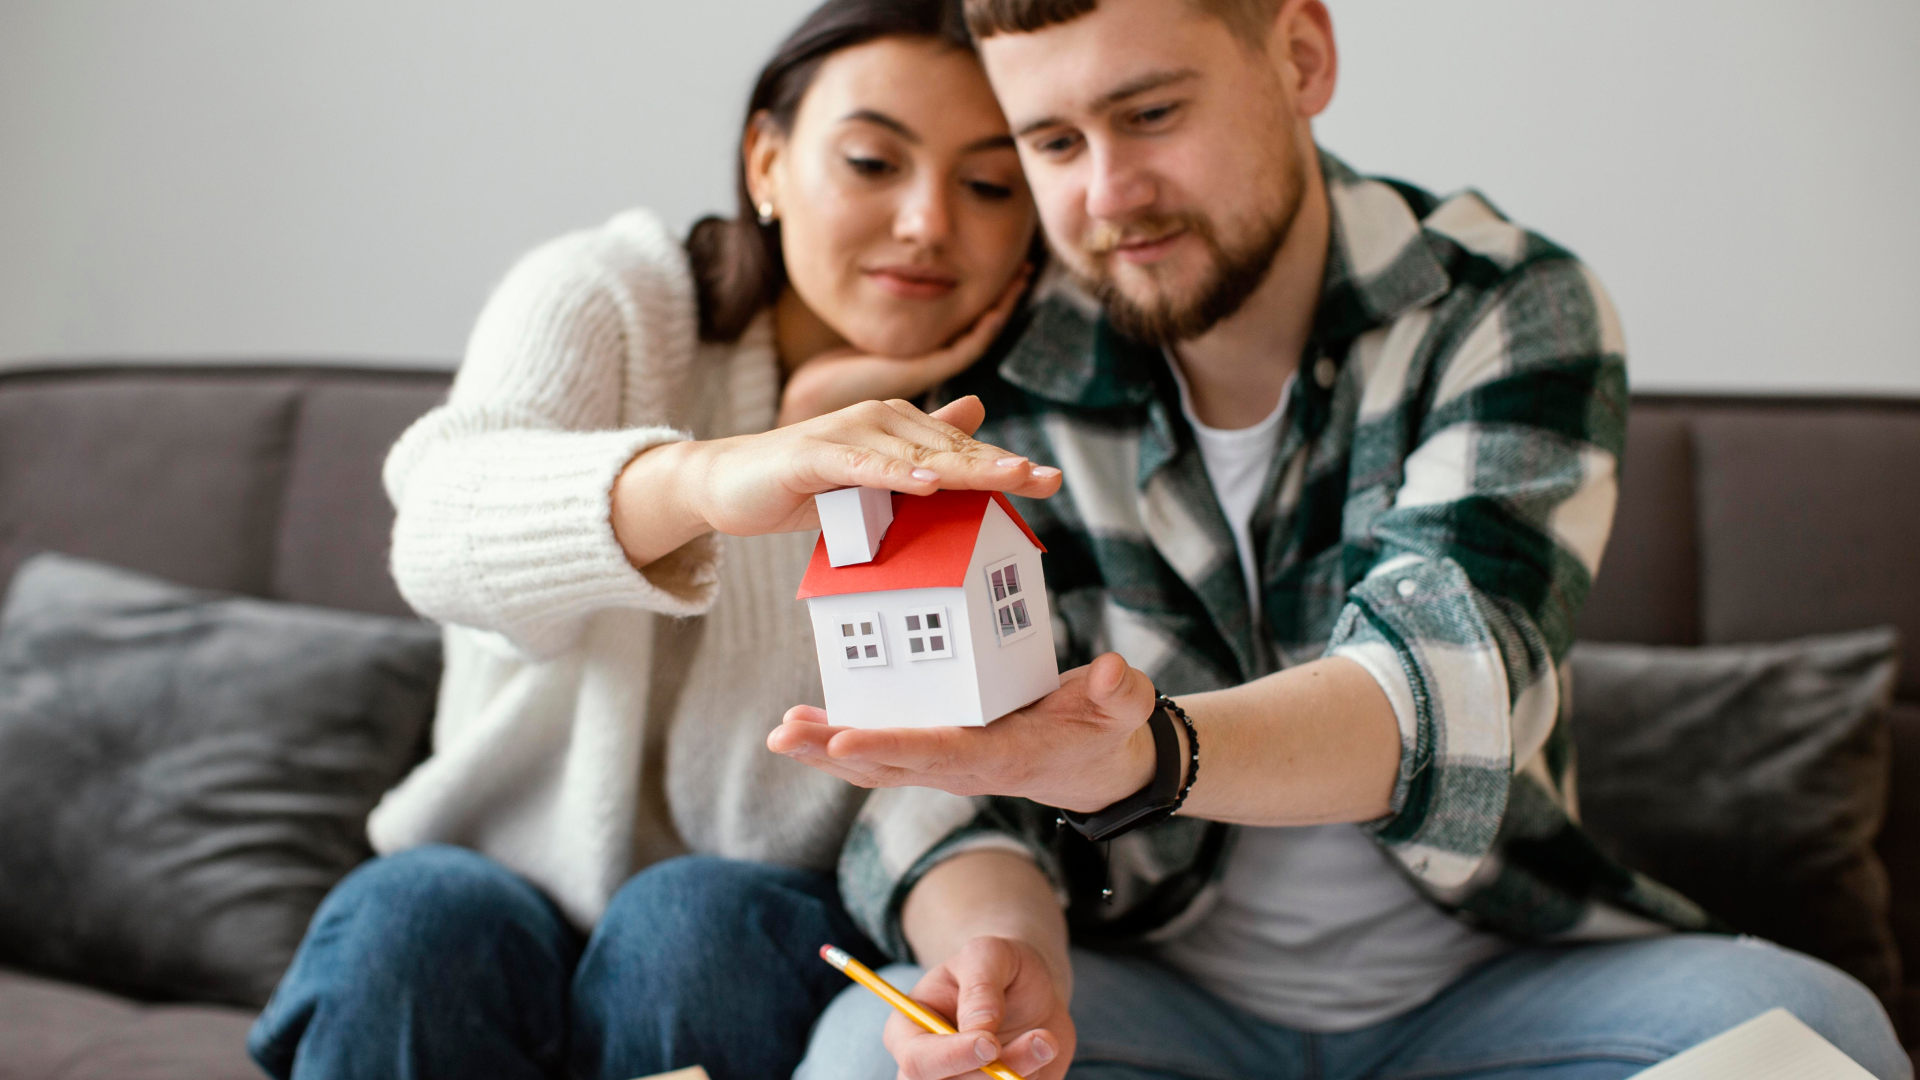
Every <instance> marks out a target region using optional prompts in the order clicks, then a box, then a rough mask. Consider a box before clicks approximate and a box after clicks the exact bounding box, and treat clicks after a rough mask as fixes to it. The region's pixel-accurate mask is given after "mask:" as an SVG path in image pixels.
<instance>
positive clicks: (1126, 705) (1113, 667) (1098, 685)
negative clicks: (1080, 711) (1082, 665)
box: [1087, 653, 1153, 720]
mask: <svg viewBox="0 0 1920 1080" xmlns="http://www.w3.org/2000/svg"><path fill="white" fill-rule="evenodd" d="M1087 701H1088V702H1090V703H1091V704H1092V705H1093V706H1094V707H1095V708H1097V709H1099V710H1100V711H1101V712H1102V713H1105V714H1106V715H1108V716H1113V717H1119V718H1124V719H1129V720H1131V719H1133V718H1134V716H1135V715H1136V714H1137V715H1139V716H1142V717H1144V716H1145V715H1146V714H1148V713H1151V712H1152V711H1153V680H1151V679H1149V678H1147V676H1146V673H1145V672H1143V671H1140V670H1139V669H1137V668H1135V667H1133V666H1132V665H1130V664H1128V663H1127V662H1126V661H1125V660H1124V659H1122V658H1121V656H1120V654H1119V653H1102V654H1101V655H1099V656H1096V657H1094V659H1093V663H1091V664H1088V665H1087Z"/></svg>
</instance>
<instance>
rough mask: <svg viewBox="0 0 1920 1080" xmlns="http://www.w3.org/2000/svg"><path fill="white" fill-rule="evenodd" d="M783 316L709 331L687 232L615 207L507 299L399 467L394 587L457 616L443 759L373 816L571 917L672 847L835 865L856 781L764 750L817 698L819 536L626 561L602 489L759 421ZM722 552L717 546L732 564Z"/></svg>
mask: <svg viewBox="0 0 1920 1080" xmlns="http://www.w3.org/2000/svg"><path fill="white" fill-rule="evenodd" d="M778 404H779V368H778V362H777V360H776V357H775V355H774V351H773V345H772V334H771V329H770V320H769V319H768V318H766V317H762V318H761V319H760V320H759V322H757V323H756V324H755V325H754V326H753V327H752V328H751V329H750V330H749V331H748V332H747V333H746V334H745V335H744V336H743V337H742V338H741V340H740V341H739V342H738V343H735V344H728V345H715V344H709V343H702V342H700V341H699V340H698V335H697V319H696V312H695V306H694V296H693V285H692V279H691V277H690V275H689V271H688V268H687V265H686V256H685V252H684V250H683V248H682V247H681V245H680V243H679V241H678V240H676V239H675V238H674V237H673V236H672V235H670V234H669V233H668V232H667V231H666V230H665V229H664V228H663V227H662V226H661V225H660V223H659V222H658V221H657V220H656V219H655V218H654V217H652V216H651V215H650V214H647V213H645V212H641V211H634V212H629V213H626V214H622V215H620V216H618V217H616V218H614V219H613V220H612V221H610V222H608V223H607V224H606V225H604V226H602V227H600V228H598V229H593V230H588V231H585V232H579V233H574V234H572V235H569V236H565V237H562V238H560V239H558V240H556V241H553V242H552V243H549V244H547V245H545V246H543V247H541V248H539V249H537V250H535V251H534V252H533V253H531V254H530V255H528V256H527V257H526V258H524V259H523V260H522V261H521V262H520V263H519V265H518V266H516V267H515V268H514V269H513V271H512V272H511V273H509V274H508V276H507V278H506V279H505V281H503V282H502V283H501V285H500V286H499V288H498V289H497V290H495V292H494V294H493V296H492V298H491V299H490V300H489V301H488V303H487V305H486V309H485V311H484V312H483V313H482V314H481V316H480V320H479V323H478V325H477V326H475V328H474V331H473V337H472V339H471V340H470V341H469V343H468V346H467V355H466V359H465V362H464V363H462V365H461V367H460V371H459V374H458V375H457V376H456V377H455V379H454V382H453V389H452V392H451V394H450V396H449V398H448V401H447V403H446V404H445V405H443V406H441V407H439V408H437V409H435V410H433V411H432V412H430V413H428V414H427V415H425V416H423V417H421V418H420V420H419V421H417V422H416V423H415V424H414V425H413V426H412V427H411V428H409V429H407V432H406V433H405V434H404V435H402V436H401V438H400V441H399V442H398V443H397V444H395V446H394V448H393V451H392V453H391V455H390V456H389V457H388V458H387V465H386V474H385V479H386V487H387V493H388V495H389V496H390V497H391V498H392V499H393V503H394V506H395V507H396V509H397V511H398V517H397V519H396V521H395V523H394V531H393V575H394V580H395V581H397V582H398V583H399V586H400V591H401V593H402V595H404V596H405V597H406V598H407V601H408V602H409V603H411V604H412V605H413V606H414V608H415V609H417V610H418V611H419V612H420V613H421V614H423V615H426V616H428V617H429V618H433V619H436V620H438V621H440V622H441V623H443V624H445V626H446V653H447V664H446V675H445V678H444V682H443V683H442V685H441V691H440V707H439V714H438V716H437V718H436V719H435V721H434V730H433V740H434V744H433V755H432V757H430V758H429V759H428V760H427V761H426V762H425V763H423V764H422V765H421V766H420V767H419V768H418V769H415V770H414V772H413V774H412V775H410V776H409V777H407V779H406V780H405V781H404V782H402V783H401V785H400V786H399V787H397V788H395V789H394V790H393V791H391V792H389V793H388V794H387V796H386V798H385V799H384V800H382V801H381V803H380V805H379V807H378V808H376V809H375V810H374V812H373V816H372V817H371V818H370V819H369V821H368V823H367V830H368V835H369V836H370V838H371V839H372V842H373V846H374V848H375V849H376V850H378V851H380V852H382V853H389V852H394V851H399V850H402V849H405V848H408V847H412V846H415V845H418V844H424V843H429V842H436V841H438V842H444V843H452V844H460V845H464V846H466V847H470V848H474V849H476V850H478V851H481V852H483V853H485V854H487V855H489V856H491V857H493V858H494V859H496V860H498V861H500V862H501V863H503V864H505V865H506V866H508V867H510V868H512V869H513V870H515V871H518V872H519V873H521V874H523V875H525V876H526V877H527V878H528V879H530V880H531V881H533V882H534V883H535V884H536V885H538V886H540V887H541V888H542V889H543V890H545V891H546V893H547V894H548V895H549V896H551V897H552V898H553V899H554V901H555V902H556V903H557V904H558V905H559V906H560V908H561V910H563V911H564V912H565V913H566V914H567V916H568V918H570V919H571V920H572V921H573V922H575V923H576V924H578V925H579V926H581V927H582V928H587V927H591V926H592V925H593V924H594V922H596V921H597V920H598V919H599V917H600V913H601V912H602V911H603V910H604V909H605V907H606V904H607V901H608V899H609V898H611V897H612V895H613V893H614V891H615V890H616V889H618V888H619V887H620V884H621V883H622V882H623V881H625V880H626V878H627V877H628V876H629V875H630V874H632V873H633V872H634V871H635V870H637V869H639V868H641V867H643V866H645V865H647V864H648V863H651V862H654V861H656V860H658V859H662V858H665V857H668V856H670V855H674V854H678V853H681V852H683V851H689V850H691V851H697V852H707V853H713V854H720V855H727V856H733V857H738V858H749V859H762V860H767V861H772V862H779V863H785V864H789V865H796V866H805V867H812V868H818V869H828V868H831V867H832V866H833V864H834V861H835V858H836V856H837V854H838V852H839V848H840V843H841V841H842V839H843V838H844V836H845V834H846V830H847V827H848V825H849V823H850V822H851V821H852V818H853V815H854V814H855V813H856V812H857V810H858V808H859V805H860V802H861V799H862V798H863V797H864V795H865V792H863V791H860V790H859V789H856V788H853V787H851V786H850V785H847V784H845V783H842V782H840V781H838V780H834V779H832V778H830V777H827V776H825V775H823V774H821V773H818V772H816V771H814V770H812V769H809V768H807V767H805V766H803V765H799V764H796V763H794V762H791V761H788V760H787V759H785V758H782V757H780V756H778V755H776V754H772V753H770V752H768V751H767V749H766V748H765V743H764V740H765V739H766V735H767V732H768V731H770V730H771V729H772V728H773V726H774V725H775V724H777V723H778V722H779V720H780V715H781V713H782V711H783V710H784V709H785V708H786V707H787V706H790V705H795V704H800V703H811V704H816V705H817V704H820V703H821V702H822V700H823V699H822V694H821V689H820V673H819V669H818V667H817V666H816V662H815V659H814V654H813V645H812V631H811V628H810V625H809V623H808V621H807V613H806V609H805V607H804V605H802V604H801V603H800V602H798V601H796V600H795V599H794V593H795V591H796V590H797V588H798V586H799V581H800V576H801V573H802V571H803V570H804V569H805V566H806V561H807V558H808V555H809V553H810V552H811V549H812V546H813V537H812V535H811V534H785V535H777V536H766V537H755V538H751V539H742V538H738V537H715V536H708V537H705V538H703V539H700V540H696V541H694V542H692V543H690V544H688V545H686V546H685V547H684V548H682V549H680V550H679V551H677V552H674V553H673V554H671V555H669V556H667V557H665V558H663V559H660V560H658V561H656V562H655V563H653V564H652V565H651V566H649V567H648V568H647V570H646V572H644V573H642V572H639V571H636V570H635V569H634V568H633V567H632V565H631V564H629V563H628V562H627V559H626V557H625V555H624V553H623V552H622V551H621V548H620V545H619V543H618V542H617V541H616V540H615V539H614V535H613V528H612V525H611V523H610V515H609V510H610V500H611V497H610V492H611V490H612V485H613V481H614V478H615V477H616V476H617V475H618V474H619V472H620V470H621V468H622V467H623V466H625V465H626V463H627V462H628V461H630V460H632V458H633V456H634V455H635V454H636V453H638V452H639V451H640V450H642V449H644V448H646V447H649V446H653V445H655V444H658V443H662V442H667V441H671V440H675V439H684V438H688V437H693V438H716V437H724V436H728V435H735V434H742V433H747V432H756V431H764V430H766V429H768V428H769V427H771V426H772V424H773V420H774V415H775V411H776V409H777V407H778ZM722 556H724V557H722Z"/></svg>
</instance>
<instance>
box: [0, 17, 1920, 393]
mask: <svg viewBox="0 0 1920 1080" xmlns="http://www.w3.org/2000/svg"><path fill="white" fill-rule="evenodd" d="M807 6H809V0H706V2H701V3H675V2H669V0H546V2H542V3H538V4H535V3H530V2H522V3H507V2H504V0H405V2H396V0H328V2H325V3H321V2H320V0H284V2H280V3H274V4H260V3H257V2H250V0H0V362H7V361H21V360H31V359H46V358H62V357H98V356H115V357H156V356H181V357H188V356H191V357H203V356H209V355H211V356H230V357H255V356H262V355H265V356H280V357H289V358H293V357H333V358H343V359H368V360H400V361H419V360H432V361H444V360H450V359H452V358H453V357H455V356H456V355H457V354H458V352H459V348H460V345H461V342H462V340H463V338H464V336H465V333H466V328H467V327H468V325H469V324H470V323H471V321H472V318H473V315H474V313H475V311H476V310H477V308H478V306H479V304H480V303H481V301H482V300H483V299H484V296H485V293H486V289H487V287H488V285H489V284H490V283H491V282H492V281H493V280H494V279H496V278H497V277H498V276H499V274H500V273H501V272H502V271H503V270H504V269H505V268H506V266H507V264H508V263H509V262H510V261H511V260H512V258H513V257H514V256H515V255H516V254H517V253H518V252H520V251H522V250H524V249H525V248H526V247H528V246H529V245H531V244H534V243H536V242H538V241H539V240H541V239H543V238H545V237H548V236H551V235H553V234H555V233H558V232H560V231H563V230H565V229H567V228H571V227H576V226H580V225H586V224H591V223H593V222H596V221H598V220H601V219H603V218H605V217H606V216H608V215H609V214H611V213H613V212H614V211H616V210H618V209H620V208H623V207H626V206H630V205H636V204H638V205H650V206H653V207H656V208H657V209H659V210H660V211H661V212H662V213H664V214H665V216H666V217H667V218H668V219H669V220H670V221H672V222H673V223H674V224H676V225H684V224H685V223H687V222H688V221H690V220H691V219H692V218H693V217H694V216H695V215H696V214H697V213H699V212H701V211H703V210H707V209H718V208H721V207H722V206H723V205H724V204H725V203H726V201H727V192H728V190H729V184H730V169H731V157H730V154H731V144H732V140H733V137H734V131H735V124H736V123H737V121H738V116H737V113H738V110H739V108H740V106H741V103H742V101H743V99H744V95H745V92H746V80H747V79H748V78H749V77H750V76H751V74H752V72H753V71H754V69H755V68H756V66H757V64H758V62H759V61H760V59H761V58H762V57H763V56H764V54H765V52H766V51H767V50H768V49H769V48H770V47H771V46H772V44H773V43H774V41H776V40H777V39H778V38H779V37H780V35H782V34H783V33H784V32H785V31H786V30H787V29H788V28H789V27H790V26H791V25H792V24H793V23H794V22H795V21H796V20H797V19H798V18H799V16H800V15H801V13H802V12H803V11H804V10H805V9H806V8H807ZM1333 6H1334V15H1335V19H1336V24H1337V27H1338V29H1339V32H1340V36H1341V42H1342V46H1343V64H1344V78H1343V81H1342V86H1341V90H1340V93H1339V95H1338V97H1337V98H1336V100H1335V103H1334V106H1333V108H1332V109H1331V110H1330V112H1329V113H1328V115H1327V116H1326V118H1325V120H1324V121H1323V124H1322V129H1321V134H1322V139H1323V141H1324V142H1325V143H1326V144H1327V145H1329V146H1330V147H1332V148H1333V149H1334V150H1336V151H1337V152H1339V153H1341V154H1342V155H1344V156H1345V157H1346V158H1347V159H1348V160H1349V161H1350V162H1351V163H1352V164H1354V165H1355V166H1356V167H1358V168H1361V169H1362V170H1365V171H1377V172H1386V173H1391V174H1394V175H1398V176H1401V177H1404V178H1406V179H1409V180H1412V181H1415V182H1417V183H1421V184H1424V185H1426V186H1429V187H1433V188H1436V189H1441V190H1445V189H1450V188H1454V187H1458V186H1461V185H1466V184H1472V185H1474V186H1477V187H1479V188H1481V189H1482V190H1484V191H1485V192H1486V193H1487V194H1488V195H1489V196H1490V197H1491V198H1492V199H1493V200H1494V202H1495V203H1496V204H1497V205H1499V206H1501V207H1502V208H1503V209H1505V210H1507V211H1508V212H1509V213H1510V214H1512V215H1513V216H1515V217H1516V218H1518V219H1519V220H1521V221H1523V222H1526V223H1527V224H1529V225H1532V226H1534V227H1536V228H1538V229H1540V230H1541V231H1543V232H1546V233H1547V234H1549V235H1551V236H1553V237H1555V238H1556V239H1558V240H1560V241H1562V242H1563V243H1565V244H1567V245H1568V246H1570V247H1572V248H1573V249H1574V250H1576V251H1579V252H1580V253H1581V254H1583V255H1584V256H1586V257H1587V258H1588V259H1589V260H1590V261H1591V262H1592V263H1593V264H1594V265H1595V266H1596V267H1597V268H1598V269H1599V271H1600V273H1601V275H1602V276H1603V277H1604V278H1605V280H1607V281H1608V282H1609V283H1610V284H1611V286H1612V288H1613V291H1614V294H1615V297H1616V299H1617V300H1618V302H1619V304H1620V307H1621V309H1622V312H1623V314H1624V317H1625V320H1626V325H1627V331H1628V337H1629V341H1630V343H1631V347H1632V349H1633V354H1634V374H1635V380H1636V383H1637V384H1638V385H1640V386H1642V387H1656V388H1706V389H1752V390H1785V389H1799V388H1810V389H1829V390H1846V391H1868V392H1877V391H1897V392H1905V393H1920V347H1917V346H1916V345H1915V343H1914V342H1913V340H1911V338H1910V337H1909V336H1908V335H1907V334H1906V333H1905V331H1906V327H1907V325H1908V323H1910V322H1911V321H1912V316H1911V315H1910V314H1909V313H1910V312H1912V311H1913V310H1914V309H1915V307H1916V301H1920V259H1917V258H1916V257H1915V254H1914V253H1915V252H1920V209H1916V207H1920V198H1916V197H1915V196H1914V195H1913V194H1911V193H1910V192H1909V191H1908V190H1907V189H1908V188H1909V187H1910V186H1911V184H1912V182H1913V179H1914V178H1915V177H1917V176H1920V139H1917V138H1916V133H1920V5H1916V4H1913V3H1911V2H1907V0H1877V2H1876V0H1832V2H1829V3H1825V4H1818V5H1815V4H1795V3H1789V2H1787V0H1693V2H1690V3H1686V4H1674V3H1670V2H1668V3H1658V2H1655V0H1561V2H1555V3H1543V2H1541V0H1452V2H1449V3H1444V4H1442V3H1434V2H1432V0H1333Z"/></svg>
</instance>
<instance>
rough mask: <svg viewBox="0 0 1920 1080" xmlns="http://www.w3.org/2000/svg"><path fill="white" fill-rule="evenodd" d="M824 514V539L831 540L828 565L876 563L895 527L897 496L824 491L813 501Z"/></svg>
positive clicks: (852, 490)
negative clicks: (888, 528)
mask: <svg viewBox="0 0 1920 1080" xmlns="http://www.w3.org/2000/svg"><path fill="white" fill-rule="evenodd" d="M813 505H814V507H815V509H817V510H819V511H820V535H822V536H824V537H826V540H827V565H829V566H852V565H854V564H855V563H864V562H872V561H873V557H874V556H875V555H878V554H880V540H881V538H882V537H884V536H886V535H887V526H889V525H892V524H893V492H891V491H888V490H887V489H885V488H870V487H854V488H841V489H840V490H839V491H823V492H821V493H820V494H818V495H815V496H814V497H813Z"/></svg>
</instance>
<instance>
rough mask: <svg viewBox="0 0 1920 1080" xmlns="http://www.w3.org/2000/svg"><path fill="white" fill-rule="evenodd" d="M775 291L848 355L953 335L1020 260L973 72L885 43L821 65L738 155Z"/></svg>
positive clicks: (939, 56) (1023, 227) (1021, 194)
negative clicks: (797, 303) (776, 248)
mask: <svg viewBox="0 0 1920 1080" xmlns="http://www.w3.org/2000/svg"><path fill="white" fill-rule="evenodd" d="M746 153H747V164H748V178H749V187H750V189H751V191H752V194H753V197H754V201H755V203H756V204H757V205H761V206H765V205H766V204H767V203H769V202H771V203H772V204H773V209H774V213H776V214H777V215H778V216H779V218H780V241H781V247H782V250H783V252H784V255H785V259H786V269H787V280H788V282H789V284H790V287H791V288H792V289H793V291H794V292H795V293H797V294H798V296H799V298H800V299H801V300H803V301H804V302H805V303H806V305H807V307H808V308H810V309H811V310H812V313H813V314H814V315H815V316H816V317H818V318H819V319H820V321H821V322H823V323H825V324H826V327H827V328H828V329H830V330H831V331H833V332H834V334H835V335H836V336H838V337H840V338H842V339H844V340H845V341H846V342H847V343H848V344H849V345H851V346H852V347H853V348H855V349H858V350H860V351H862V352H866V353H870V354H877V355H881V356H899V357H908V356H919V355H921V354H924V353H927V352H931V351H933V350H934V349H937V348H939V347H940V346H941V345H943V344H945V343H946V342H947V341H948V340H949V339H951V338H953V337H954V336H955V335H957V334H959V333H960V332H961V331H962V330H965V329H966V328H967V327H968V326H969V325H970V324H971V323H972V322H973V321H974V319H975V318H977V317H978V316H979V315H980V314H981V313H982V312H983V311H985V310H986V309H987V308H988V307H989V306H990V305H992V303H993V302H994V301H995V300H996V299H998V298H999V296H1000V294H1001V292H1002V291H1003V290H1004V289H1005V288H1006V286H1007V284H1008V282H1009V281H1010V280H1011V279H1012V277H1013V274H1014V273H1015V272H1016V271H1017V270H1018V269H1019V268H1020V266H1021V264H1022V262H1023V261H1024V260H1025V257H1026V253H1027V245H1028V244H1029V242H1030V241H1031V239H1032V236H1033V230H1034V227H1035V217H1034V209H1033V199H1032V197H1031V196H1030V195H1029V194H1028V192H1027V185H1026V180H1025V179H1024V178H1023V177H1022V175H1021V172H1020V161H1019V158H1018V156H1017V155H1016V153H1015V151H1014V148H1013V140H1012V137H1011V135H1010V133H1009V132H1008V130H1007V121H1006V117H1004V116H1002V115H1001V113H1000V106H999V104H998V103H996V102H995V101H994V98H993V91H992V90H991V89H990V88H989V87H988V86H987V79H986V75H985V74H984V73H983V72H982V71H981V68H980V63H979V61H978V60H976V59H975V58H974V56H973V55H972V54H970V53H967V52H963V51H961V50H959V49H955V48H953V47H951V46H948V45H944V44H941V43H939V42H935V41H932V40H929V39H921V38H882V39H880V40H878V41H872V42H868V43H867V44H864V45H860V46H856V47H854V48H850V49H843V50H841V51H840V52H837V53H835V54H833V55H832V56H829V57H828V58H827V59H826V61H825V62H824V63H823V64H822V65H821V66H820V70H819V71H818V73H817V74H816V75H815V77H814V81H813V85H812V86H811V87H810V88H809V89H808V90H807V94H806V97H805V98H803V99H802V100H801V103H800V109H799V112H798V114H797V115H796V116H795V117H794V123H793V129H792V130H791V131H789V132H787V133H786V134H785V135H781V134H780V133H778V132H772V131H766V130H759V126H758V125H756V131H755V132H752V133H750V134H749V136H748V139H747V144H746Z"/></svg>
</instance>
